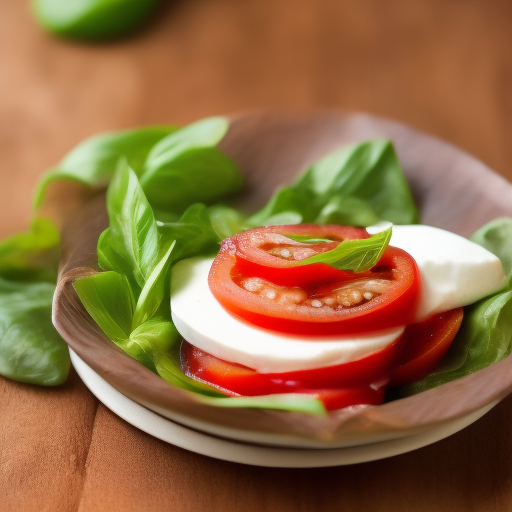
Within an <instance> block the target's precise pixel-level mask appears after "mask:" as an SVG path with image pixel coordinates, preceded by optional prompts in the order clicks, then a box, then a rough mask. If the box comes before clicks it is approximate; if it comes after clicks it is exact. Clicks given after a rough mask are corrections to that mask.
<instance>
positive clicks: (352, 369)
mask: <svg viewBox="0 0 512 512" xmlns="http://www.w3.org/2000/svg"><path fill="white" fill-rule="evenodd" d="M400 349H401V340H400V339H399V340H396V341H394V342H393V343H391V344H389V345H388V346H387V347H385V348H383V349H381V350H378V351H377V352H374V353H372V354H369V355H367V356H365V357H362V358H361V359H358V360H356V361H351V362H349V363H343V364H337V365H333V366H327V367H324V368H315V369H311V370H296V371H291V372H280V373H258V372H257V371H256V370H253V369H251V368H248V367H246V366H242V365H240V364H237V363H231V362H227V361H224V360H222V359H219V358H218V357H215V356H213V355H211V354H209V353H207V352H205V351H203V350H201V349H199V348H197V347H195V346H193V345H191V344H190V343H188V342H186V341H184V342H183V344H182V347H181V356H182V366H183V368H184V370H185V373H187V374H190V375H191V376H193V377H194V378H198V379H201V380H205V381H207V382H210V383H214V384H215V385H216V386H217V387H220V388H223V389H228V390H231V391H235V392H237V393H239V394H241V395H247V396H253V395H254V394H255V393H256V394H264V395H266V394H271V393H284V392H287V391H286V390H292V391H293V392H299V391H300V390H303V389H311V388H337V387H346V386H359V385H363V384H369V383H371V382H375V381H377V380H380V379H382V378H383V376H387V375H388V374H389V372H390V371H391V368H392V367H393V365H394V363H395V361H396V358H397V356H398V354H399V352H400ZM288 392H291V391H288Z"/></svg>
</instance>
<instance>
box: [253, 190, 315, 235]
mask: <svg viewBox="0 0 512 512" xmlns="http://www.w3.org/2000/svg"><path fill="white" fill-rule="evenodd" d="M316 216H317V207H316V204H315V201H312V199H311V197H310V195H308V194H306V193H304V192H303V191H301V190H296V189H294V188H290V187H288V188H282V189H280V190H278V191H277V192H276V193H275V194H274V195H273V196H272V197H271V198H270V201H269V202H268V203H267V205H266V206H265V207H264V208H263V209H261V210H260V211H259V212H257V213H255V214H254V215H252V216H251V217H249V219H248V222H249V224H250V225H251V226H263V225H265V226H274V225H279V224H301V223H306V222H313V220H314V219H315V217H316Z"/></svg>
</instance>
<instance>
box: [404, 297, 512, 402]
mask: <svg viewBox="0 0 512 512" xmlns="http://www.w3.org/2000/svg"><path fill="white" fill-rule="evenodd" d="M511 318H512V291H507V292H505V293H498V294H496V295H493V296H492V297H489V298H486V299H482V300H481V301H479V302H477V303H476V304H473V305H471V306H469V307H467V308H465V309H464V319H463V321H462V326H461V328H460V330H459V332H458V334H457V336H456V338H455V341H454V342H453V344H452V346H451V347H450V349H449V350H448V352H447V353H446V355H445V356H444V358H443V360H442V361H441V363H440V365H439V367H438V368H437V369H436V370H435V371H434V372H433V373H431V374H430V375H428V376H427V377H425V378H424V379H421V380H420V381H418V382H415V383H413V384H409V385H407V386H404V387H402V388H400V391H399V393H400V396H408V395H413V394H416V393H420V392H422V391H426V390H427V389H431V388H433V387H436V386H440V385H441V384H445V383H447V382H450V381H452V380H455V379H460V378H461V377H465V376H466V375H469V374H471V373H474V372H476V371H478V370H481V369H482V368H485V367H487V366H489V365H491V364H493V363H497V362H498V361H501V360H502V359H503V358H505V357H507V356H508V355H509V354H510V353H511V350H512V323H511V322H510V319H511Z"/></svg>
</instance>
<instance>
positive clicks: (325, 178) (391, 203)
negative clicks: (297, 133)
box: [249, 140, 419, 226]
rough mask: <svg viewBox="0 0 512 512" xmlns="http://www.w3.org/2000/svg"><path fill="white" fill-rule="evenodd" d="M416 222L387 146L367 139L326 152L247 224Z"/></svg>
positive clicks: (394, 160) (398, 165) (396, 164)
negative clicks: (326, 153) (325, 154)
mask: <svg viewBox="0 0 512 512" xmlns="http://www.w3.org/2000/svg"><path fill="white" fill-rule="evenodd" d="M378 220H388V221H391V222H393V223H394V224H413V223H416V222H419V214H418V211H417V209H416V206H415V204H414V200H413V197H412V194H411V191H410V189H409V186H408V184H407V181H406V180H405V177H404V175H403V172H402V169H401V167H400V164H399V162H398V158H397V156H396V153H395V151H394V149H393V146H392V144H391V142H389V141H387V140H371V141H367V142H363V143H359V144H354V145H351V146H346V147H344V148H342V149H341V150H338V151H335V152H333V153H330V154H328V155H327V156H325V157H324V158H322V159H321V160H319V161H318V162H316V163H315V164H313V165H312V166H311V167H310V168H309V169H308V170H307V171H306V173H305V174H304V175H303V176H302V177H301V178H299V180H298V181H297V182H296V183H295V184H294V185H292V186H291V187H287V188H284V189H281V190H279V191H277V192H276V193H275V194H274V195H273V196H272V198H271V199H270V201H269V202H268V203H267V205H266V206H265V207H264V208H263V209H262V210H260V211H259V212H257V213H256V214H254V215H253V216H252V217H250V219H249V221H250V223H251V225H253V226H258V225H268V224H298V223H301V222H315V223H317V224H330V223H335V224H343V225H356V226H369V225H371V224H374V223H376V222H377V221H378Z"/></svg>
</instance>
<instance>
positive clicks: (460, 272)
mask: <svg viewBox="0 0 512 512" xmlns="http://www.w3.org/2000/svg"><path fill="white" fill-rule="evenodd" d="M390 245H392V246H394V247H399V248H400V249H403V250H404V251H406V252H408V253H409V254H410V255H411V256H412V257H413V258H414V259H415V260H416V263H417V264H418V267H419V269H420V274H421V286H422V291H421V299H420V304H419V307H418V310H417V313H416V321H418V322H419V321H421V320H424V319H426V318H428V317H429V316H431V315H433V314H434V313H439V312H441V311H447V310H450V309H453V308H457V307H460V306H467V305H468V304H472V303H473V302H476V301H477V300H479V299H481V298H482V297H485V296H486V295H489V294H491V293H494V292H496V291H498V290H499V289H500V288H501V287H502V286H503V284H504V280H505V273H504V271H503V267H502V265H501V262H500V260H499V259H498V258H497V257H496V256H495V255H494V254H492V253H490V252H489V251H487V250H486V249H484V248H483V247H481V246H479V245H477V244H475V243H473V242H471V241H470V240H467V239H466V238H463V237H461V236H459V235H455V234H454V233H450V232H449V231H445V230H443V229H439V228H434V227H431V226H424V225H411V226H393V235H392V236H391V242H390Z"/></svg>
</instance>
